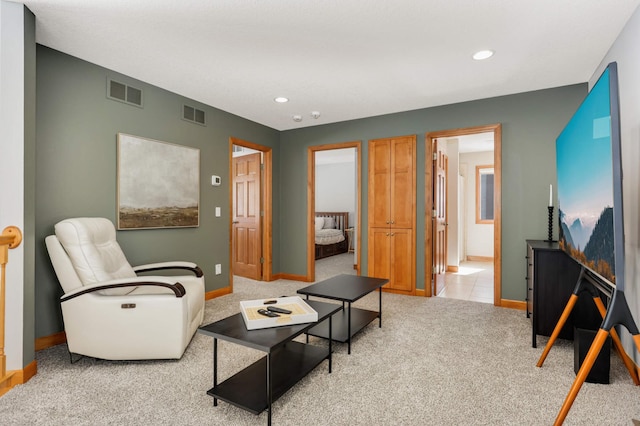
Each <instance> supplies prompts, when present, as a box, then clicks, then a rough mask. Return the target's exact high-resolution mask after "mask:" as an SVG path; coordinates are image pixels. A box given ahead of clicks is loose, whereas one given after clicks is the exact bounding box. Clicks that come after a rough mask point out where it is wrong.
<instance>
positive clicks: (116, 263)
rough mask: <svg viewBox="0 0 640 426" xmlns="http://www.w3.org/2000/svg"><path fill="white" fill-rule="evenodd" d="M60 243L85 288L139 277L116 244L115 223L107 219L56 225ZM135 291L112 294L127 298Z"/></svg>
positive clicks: (68, 220)
mask: <svg viewBox="0 0 640 426" xmlns="http://www.w3.org/2000/svg"><path fill="white" fill-rule="evenodd" d="M55 233H56V237H57V238H58V241H60V244H61V245H62V247H63V248H64V249H65V251H66V253H67V255H68V256H69V259H70V260H71V263H72V264H73V268H74V269H75V271H76V273H77V274H78V278H80V280H81V281H82V284H83V285H88V284H93V283H98V282H104V281H108V280H114V279H119V278H133V277H135V276H136V273H135V272H134V270H133V268H132V267H131V265H130V264H129V262H128V261H127V259H126V257H125V256H124V253H123V252H122V249H121V248H120V245H119V244H118V242H117V241H116V231H115V227H114V226H113V223H112V222H111V221H110V220H108V219H105V218H98V217H83V218H74V219H65V220H63V221H61V222H58V223H57V224H56V225H55ZM132 290H133V288H131V287H130V288H120V289H111V290H108V294H127V293H129V292H131V291H132Z"/></svg>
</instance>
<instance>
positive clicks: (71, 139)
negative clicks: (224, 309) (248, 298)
mask: <svg viewBox="0 0 640 426" xmlns="http://www.w3.org/2000/svg"><path fill="white" fill-rule="evenodd" d="M36 76H37V125H36V126H37V127H36V131H37V145H36V161H35V162H36V172H35V176H36V194H35V195H36V199H37V200H38V202H37V204H36V206H35V218H36V226H35V228H36V229H35V240H36V241H37V242H38V244H37V245H36V253H35V270H36V273H35V276H36V283H37V285H36V300H35V313H36V315H35V317H36V320H35V329H36V337H41V336H47V335H51V334H53V333H56V332H58V331H61V330H62V329H63V327H62V320H61V314H60V307H59V300H58V299H59V297H60V295H61V290H60V286H59V285H58V282H57V280H56V277H55V274H54V272H53V268H52V267H51V264H50V261H49V257H48V255H47V252H46V248H45V246H44V238H45V237H46V236H47V235H49V234H51V233H52V232H53V225H54V224H55V223H56V222H58V221H60V220H62V219H64V218H68V217H78V216H102V217H107V218H109V219H111V220H112V221H114V223H115V219H116V134H117V133H118V132H123V133H128V134H131V135H136V136H142V137H146V138H150V139H155V140H159V141H164V142H170V143H174V144H179V145H184V146H189V147H194V148H198V149H200V178H201V185H200V226H199V227H198V228H182V229H162V230H133V231H132V230H129V231H118V236H117V238H118V241H119V242H120V245H121V246H122V248H123V250H124V252H125V253H126V254H127V257H128V259H129V261H130V262H131V263H132V264H134V265H136V264H141V263H149V262H156V261H163V260H188V261H193V262H196V263H198V264H199V265H200V266H201V267H202V269H203V270H204V273H205V277H206V289H207V291H210V290H213V289H216V288H221V287H225V286H227V285H228V283H229V274H228V268H229V245H228V242H229V185H228V176H229V149H228V143H229V142H228V141H229V137H230V136H235V137H238V138H241V139H244V140H247V141H251V142H253V143H256V144H261V145H265V146H270V147H272V148H273V154H274V155H273V158H274V183H273V198H274V200H278V199H279V176H278V170H279V168H280V166H279V158H280V153H279V149H278V144H279V132H277V131H276V130H273V129H271V128H268V127H265V126H262V125H259V124H256V123H254V122H251V121H249V120H246V119H243V118H241V117H238V116H235V115H232V114H230V113H227V112H224V111H221V110H218V109H215V108H213V107H210V106H207V105H203V104H200V103H197V102H195V101H192V100H189V99H186V98H183V97H181V96H178V95H176V94H174V93H171V92H168V91H166V90H162V89H160V88H158V87H155V86H152V85H149V84H146V83H144V82H141V81H138V80H134V79H132V78H129V77H126V76H123V75H121V74H118V73H115V72H112V71H110V70H107V69H105V68H102V67H99V66H97V65H94V64H90V63H88V62H85V61H82V60H79V59H77V58H74V57H72V56H69V55H66V54H63V53H60V52H58V51H55V50H52V49H49V48H46V47H43V46H40V45H38V46H37V74H36ZM107 78H113V79H116V80H117V81H120V82H122V83H125V84H130V85H132V86H134V87H137V88H140V89H142V90H143V92H144V108H138V107H135V106H130V105H126V104H124V103H121V102H117V101H113V100H110V99H108V98H107V97H106V87H107ZM183 103H187V104H189V105H191V106H195V107H197V108H199V109H202V110H204V111H205V112H206V115H207V125H206V126H200V125H197V124H192V123H189V122H187V121H184V120H182V119H181V111H182V105H183ZM211 175H218V176H221V177H222V179H223V184H222V185H221V186H219V187H213V186H211V185H210V182H211ZM216 206H219V207H221V209H222V217H220V218H216V217H214V212H215V210H214V209H215V207H216ZM274 217H276V218H277V217H279V208H278V204H277V203H275V202H274ZM273 235H274V237H273V238H274V259H273V269H274V271H276V272H277V271H278V270H279V256H278V255H279V253H278V247H279V245H280V244H279V226H278V222H275V223H274V234H273ZM216 263H220V264H222V265H223V273H222V275H215V274H214V265H215V264H216ZM31 314H33V312H31ZM27 316H28V313H26V316H25V318H26V317H27Z"/></svg>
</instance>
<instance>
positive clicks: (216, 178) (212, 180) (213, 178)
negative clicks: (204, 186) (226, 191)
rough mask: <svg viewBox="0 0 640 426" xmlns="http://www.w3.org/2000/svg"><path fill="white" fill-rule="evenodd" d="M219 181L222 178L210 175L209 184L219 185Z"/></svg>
mask: <svg viewBox="0 0 640 426" xmlns="http://www.w3.org/2000/svg"><path fill="white" fill-rule="evenodd" d="M221 182H222V180H221V179H220V176H211V185H213V186H220V183H221Z"/></svg>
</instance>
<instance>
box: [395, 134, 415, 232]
mask: <svg viewBox="0 0 640 426" xmlns="http://www.w3.org/2000/svg"><path fill="white" fill-rule="evenodd" d="M415 141H416V139H415V137H414V136H406V137H403V138H394V139H393V140H392V144H391V175H390V177H391V182H390V185H391V192H390V196H391V199H390V202H391V227H392V228H405V229H412V228H413V227H414V222H415V209H416V177H415V172H414V169H415V161H416V157H415Z"/></svg>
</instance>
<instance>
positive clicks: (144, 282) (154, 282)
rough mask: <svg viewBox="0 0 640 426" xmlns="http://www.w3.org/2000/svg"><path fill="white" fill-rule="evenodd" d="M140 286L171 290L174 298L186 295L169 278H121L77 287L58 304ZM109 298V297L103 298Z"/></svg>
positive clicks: (182, 287) (177, 283)
mask: <svg viewBox="0 0 640 426" xmlns="http://www.w3.org/2000/svg"><path fill="white" fill-rule="evenodd" d="M140 286H156V287H165V288H168V289H170V290H172V291H173V292H174V293H175V295H176V297H183V296H184V295H185V294H187V291H186V290H185V288H184V286H183V285H182V284H180V283H179V282H177V281H175V280H174V279H171V277H156V276H153V277H147V276H145V277H136V278H122V279H118V280H110V281H104V282H101V283H96V284H91V285H86V286H82V287H79V288H77V289H75V290H73V291H70V292H69V293H66V294H64V295H62V297H61V298H60V303H63V302H66V301H67V300H70V299H74V298H76V297H78V296H82V295H83V294H88V293H93V292H95V291H100V290H107V289H110V288H122V287H140ZM105 297H110V296H105Z"/></svg>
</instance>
